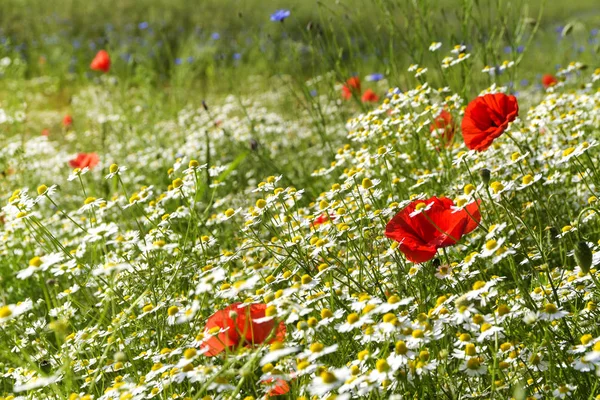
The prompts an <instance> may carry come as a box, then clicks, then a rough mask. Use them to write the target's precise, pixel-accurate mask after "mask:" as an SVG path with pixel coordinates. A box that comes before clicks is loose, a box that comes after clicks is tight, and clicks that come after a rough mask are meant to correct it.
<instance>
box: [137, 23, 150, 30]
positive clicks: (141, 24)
mask: <svg viewBox="0 0 600 400" xmlns="http://www.w3.org/2000/svg"><path fill="white" fill-rule="evenodd" d="M148 26H149V25H148V23H147V22H140V23H139V24H138V28H140V29H142V30H144V29H146V28H148Z"/></svg>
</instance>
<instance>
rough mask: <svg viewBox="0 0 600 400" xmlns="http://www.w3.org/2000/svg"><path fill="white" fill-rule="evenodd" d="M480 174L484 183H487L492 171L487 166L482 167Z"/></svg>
mask: <svg viewBox="0 0 600 400" xmlns="http://www.w3.org/2000/svg"><path fill="white" fill-rule="evenodd" d="M479 176H480V177H481V181H482V182H483V184H484V185H487V184H488V183H489V182H490V178H491V176H492V173H491V172H490V170H489V169H487V168H482V169H480V170H479Z"/></svg>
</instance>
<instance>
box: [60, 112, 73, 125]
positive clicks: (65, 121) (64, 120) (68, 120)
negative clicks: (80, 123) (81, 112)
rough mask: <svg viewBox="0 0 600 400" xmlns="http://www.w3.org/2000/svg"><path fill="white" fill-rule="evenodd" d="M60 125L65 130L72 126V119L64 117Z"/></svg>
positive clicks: (67, 116)
mask: <svg viewBox="0 0 600 400" xmlns="http://www.w3.org/2000/svg"><path fill="white" fill-rule="evenodd" d="M62 124H63V126H64V127H65V128H69V127H70V126H71V125H73V117H71V116H70V115H69V114H67V115H65V116H64V118H63V120H62Z"/></svg>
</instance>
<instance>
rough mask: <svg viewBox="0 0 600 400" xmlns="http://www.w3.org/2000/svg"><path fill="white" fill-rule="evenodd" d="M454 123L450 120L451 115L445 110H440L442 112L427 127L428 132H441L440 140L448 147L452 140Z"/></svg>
mask: <svg viewBox="0 0 600 400" xmlns="http://www.w3.org/2000/svg"><path fill="white" fill-rule="evenodd" d="M454 127H455V124H454V121H453V120H452V114H450V113H449V112H448V111H446V110H442V112H441V113H440V114H439V115H438V116H437V117H436V118H435V119H434V120H433V122H432V123H431V125H429V131H430V132H433V131H436V130H438V129H439V130H441V131H443V133H442V139H443V141H444V142H445V143H446V146H449V145H450V144H451V143H452V138H454Z"/></svg>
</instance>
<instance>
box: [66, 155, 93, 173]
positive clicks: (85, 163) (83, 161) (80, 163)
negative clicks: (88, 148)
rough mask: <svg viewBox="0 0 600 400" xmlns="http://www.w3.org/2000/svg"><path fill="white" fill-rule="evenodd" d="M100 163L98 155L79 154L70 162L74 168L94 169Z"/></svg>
mask: <svg viewBox="0 0 600 400" xmlns="http://www.w3.org/2000/svg"><path fill="white" fill-rule="evenodd" d="M99 162H100V157H98V154H96V153H79V154H77V157H75V158H74V159H72V160H71V161H69V165H70V166H71V167H73V168H79V169H82V168H85V167H88V168H89V169H92V168H94V167H95V166H96V165H98V163H99Z"/></svg>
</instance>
